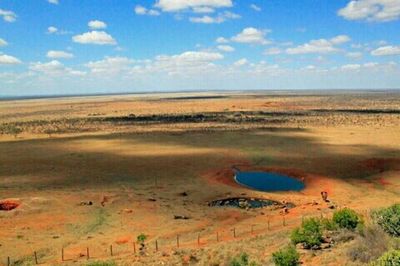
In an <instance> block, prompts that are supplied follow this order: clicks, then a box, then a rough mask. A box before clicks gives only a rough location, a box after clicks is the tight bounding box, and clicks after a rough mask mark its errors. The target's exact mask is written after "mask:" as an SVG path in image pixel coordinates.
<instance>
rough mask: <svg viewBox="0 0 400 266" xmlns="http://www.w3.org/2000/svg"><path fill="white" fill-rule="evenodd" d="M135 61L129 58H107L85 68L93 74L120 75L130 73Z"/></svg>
mask: <svg viewBox="0 0 400 266" xmlns="http://www.w3.org/2000/svg"><path fill="white" fill-rule="evenodd" d="M133 63H134V61H133V60H132V59H129V58H127V57H105V58H104V59H102V60H99V61H90V62H89V63H87V64H86V65H85V66H86V67H88V68H89V69H90V71H91V72H92V73H106V74H118V73H121V72H123V71H129V70H130V69H131V67H132V64H133Z"/></svg>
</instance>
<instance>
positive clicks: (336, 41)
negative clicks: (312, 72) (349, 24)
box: [286, 35, 350, 54]
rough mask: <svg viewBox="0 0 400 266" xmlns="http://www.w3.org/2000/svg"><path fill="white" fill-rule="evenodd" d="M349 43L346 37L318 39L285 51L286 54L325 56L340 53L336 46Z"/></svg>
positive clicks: (348, 38)
mask: <svg viewBox="0 0 400 266" xmlns="http://www.w3.org/2000/svg"><path fill="white" fill-rule="evenodd" d="M348 41H350V37H348V36H346V35H338V36H336V37H333V38H332V39H330V40H327V39H318V40H311V41H310V42H308V43H305V44H302V45H299V46H297V47H292V48H288V49H286V53H288V54H325V53H334V52H338V51H340V49H339V48H337V47H336V45H340V44H343V43H346V42H348Z"/></svg>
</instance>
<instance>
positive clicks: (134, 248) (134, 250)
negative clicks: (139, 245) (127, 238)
mask: <svg viewBox="0 0 400 266" xmlns="http://www.w3.org/2000/svg"><path fill="white" fill-rule="evenodd" d="M133 253H135V254H136V243H135V242H133Z"/></svg>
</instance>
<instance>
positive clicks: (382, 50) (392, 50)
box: [371, 45, 400, 56]
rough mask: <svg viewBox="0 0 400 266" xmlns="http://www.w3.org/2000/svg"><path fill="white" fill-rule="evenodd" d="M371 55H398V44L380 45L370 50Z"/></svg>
mask: <svg viewBox="0 0 400 266" xmlns="http://www.w3.org/2000/svg"><path fill="white" fill-rule="evenodd" d="M371 55H373V56H382V55H400V46H392V45H388V46H382V47H379V48H377V49H375V50H373V51H371Z"/></svg>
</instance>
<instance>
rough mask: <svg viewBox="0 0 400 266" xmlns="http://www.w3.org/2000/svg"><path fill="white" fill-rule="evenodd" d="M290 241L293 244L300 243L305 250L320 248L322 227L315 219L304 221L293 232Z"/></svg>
mask: <svg viewBox="0 0 400 266" xmlns="http://www.w3.org/2000/svg"><path fill="white" fill-rule="evenodd" d="M290 239H291V241H292V243H293V244H295V245H296V244H298V243H302V244H303V245H304V247H305V248H312V247H313V246H320V245H321V242H322V225H321V222H320V220H318V219H315V218H310V219H305V220H304V221H303V222H302V223H301V227H300V228H296V229H294V230H293V232H292V234H291V236H290Z"/></svg>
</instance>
